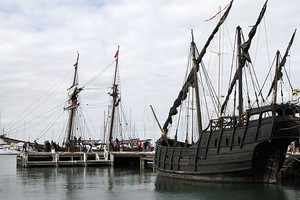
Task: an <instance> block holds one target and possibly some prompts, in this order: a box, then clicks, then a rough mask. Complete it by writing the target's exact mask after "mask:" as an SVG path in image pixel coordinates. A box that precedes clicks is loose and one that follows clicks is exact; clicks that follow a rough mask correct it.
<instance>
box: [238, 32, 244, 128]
mask: <svg viewBox="0 0 300 200" xmlns="http://www.w3.org/2000/svg"><path fill="white" fill-rule="evenodd" d="M237 35H238V36H237V46H238V48H237V62H238V80H239V84H238V86H239V87H238V93H239V105H238V110H239V122H240V123H242V120H243V119H242V118H243V63H242V49H241V44H242V39H241V37H242V36H241V27H239V26H238V27H237Z"/></svg>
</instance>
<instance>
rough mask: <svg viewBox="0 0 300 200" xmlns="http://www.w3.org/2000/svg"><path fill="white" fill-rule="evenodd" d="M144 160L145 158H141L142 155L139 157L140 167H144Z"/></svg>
mask: <svg viewBox="0 0 300 200" xmlns="http://www.w3.org/2000/svg"><path fill="white" fill-rule="evenodd" d="M145 162H146V160H145V159H144V158H143V156H141V157H140V169H144V168H145Z"/></svg>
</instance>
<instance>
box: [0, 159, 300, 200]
mask: <svg viewBox="0 0 300 200" xmlns="http://www.w3.org/2000/svg"><path fill="white" fill-rule="evenodd" d="M13 159H14V158H12V156H3V155H0V199H1V200H2V199H3V200H4V199H22V200H27V199H30V200H31V199H81V200H85V199H89V200H93V199H132V200H137V199H141V200H148V199H160V200H168V199H172V200H174V199H200V200H218V199H230V200H242V199H243V200H250V199H251V200H252V199H255V200H260V199H261V200H268V199H270V200H271V199H272V200H276V199H282V200H298V199H300V183H299V182H298V183H296V182H292V183H284V184H277V185H267V184H224V183H223V184H222V183H199V182H193V181H182V180H175V179H169V178H162V177H157V176H156V173H153V171H152V170H139V169H124V168H123V169H114V168H111V167H76V168H75V167H74V168H67V167H60V168H28V169H22V168H16V167H14V164H15V163H14V160H13Z"/></svg>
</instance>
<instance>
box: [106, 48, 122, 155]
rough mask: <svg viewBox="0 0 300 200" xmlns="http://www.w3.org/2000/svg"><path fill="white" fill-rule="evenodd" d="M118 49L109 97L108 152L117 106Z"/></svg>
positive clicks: (110, 148)
mask: <svg viewBox="0 0 300 200" xmlns="http://www.w3.org/2000/svg"><path fill="white" fill-rule="evenodd" d="M119 49H120V47H119V46H118V50H117V52H116V55H115V58H116V65H115V73H114V82H113V87H112V93H111V94H110V96H112V98H113V100H112V113H111V122H110V129H109V138H108V140H109V147H108V150H109V151H112V149H113V146H112V145H113V141H112V139H113V138H112V135H113V127H114V118H115V111H116V106H117V97H118V95H119V94H118V85H117V71H118V62H119Z"/></svg>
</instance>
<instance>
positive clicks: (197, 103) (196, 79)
mask: <svg viewBox="0 0 300 200" xmlns="http://www.w3.org/2000/svg"><path fill="white" fill-rule="evenodd" d="M195 48H196V47H195V42H194V35H193V30H192V51H193V52H192V56H193V68H194V86H195V95H196V109H197V122H198V134H199V140H200V139H201V135H202V116H201V107H200V96H199V87H198V78H197V77H198V76H197V70H196V69H197V68H199V63H198V62H197V61H196V52H195V51H196V50H195Z"/></svg>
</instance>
